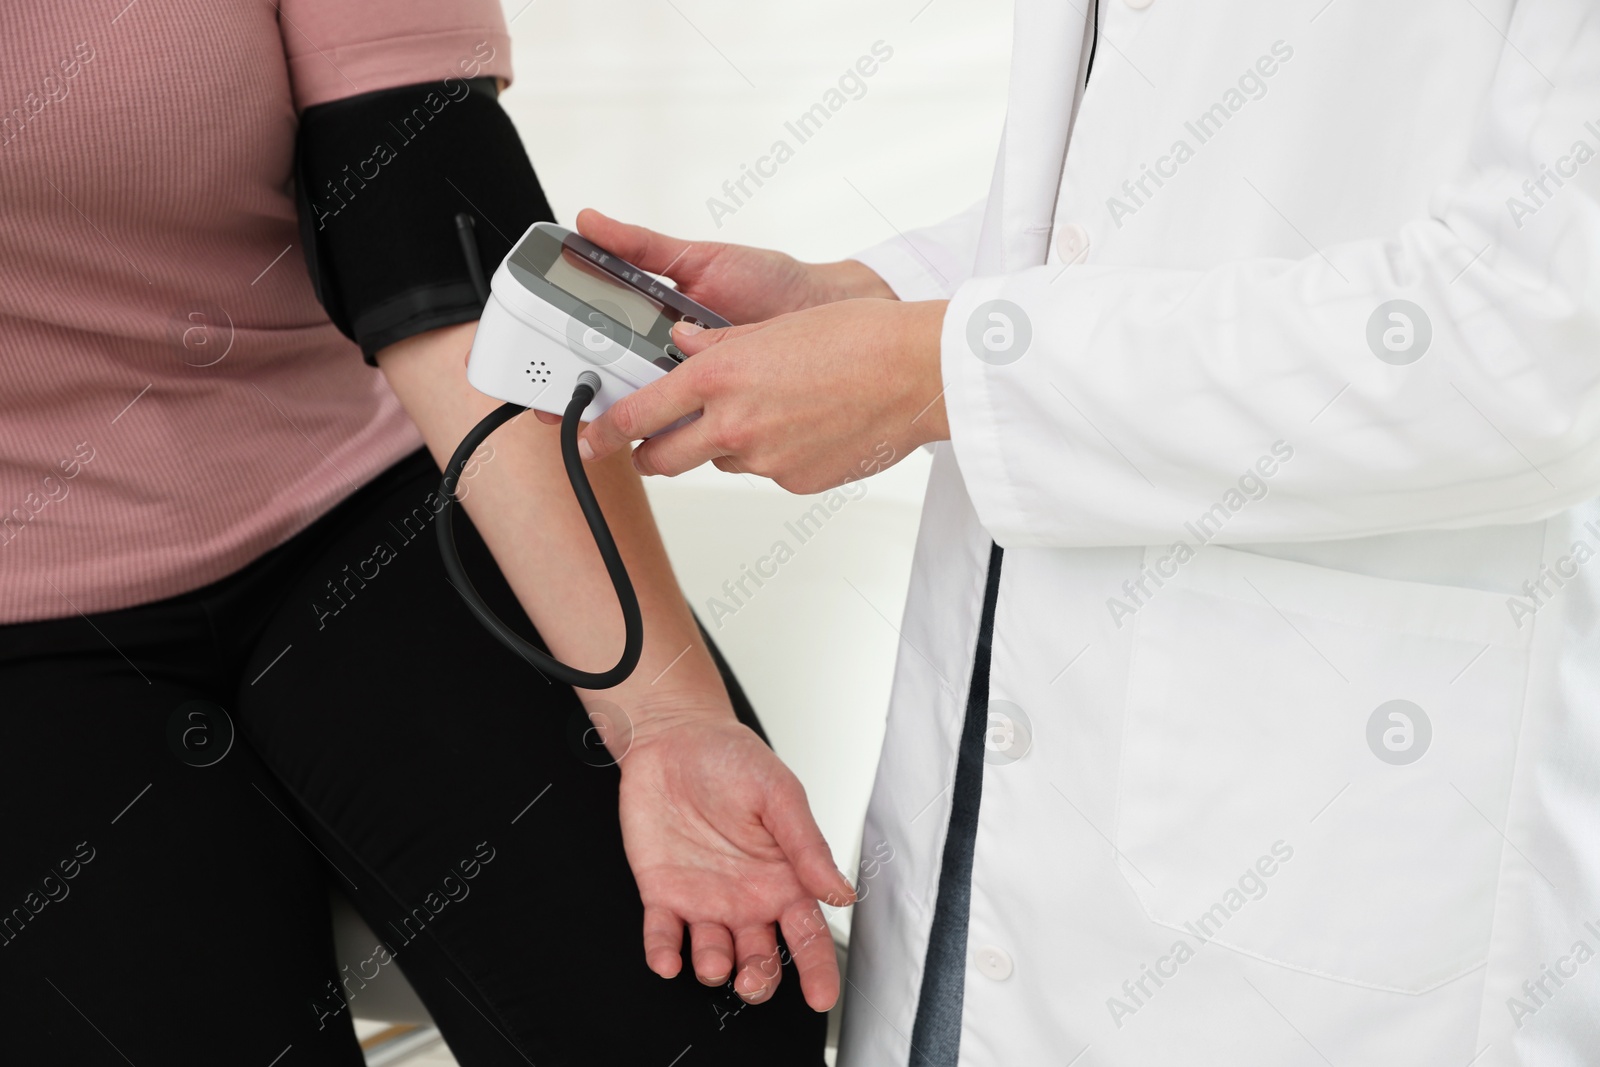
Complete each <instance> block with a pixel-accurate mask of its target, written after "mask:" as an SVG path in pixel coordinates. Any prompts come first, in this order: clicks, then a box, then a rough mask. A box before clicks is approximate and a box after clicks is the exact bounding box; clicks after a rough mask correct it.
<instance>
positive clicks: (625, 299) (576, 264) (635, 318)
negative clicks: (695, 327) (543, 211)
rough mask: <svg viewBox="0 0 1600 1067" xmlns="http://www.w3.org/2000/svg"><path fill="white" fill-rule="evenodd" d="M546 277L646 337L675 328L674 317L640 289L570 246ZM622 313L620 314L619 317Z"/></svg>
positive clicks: (564, 250) (561, 288)
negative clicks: (596, 265)
mask: <svg viewBox="0 0 1600 1067" xmlns="http://www.w3.org/2000/svg"><path fill="white" fill-rule="evenodd" d="M544 278H545V281H547V282H549V283H550V284H551V285H554V286H555V287H556V288H557V289H560V290H561V291H562V292H564V293H566V294H567V295H568V296H574V297H577V298H578V299H579V300H581V301H583V302H584V303H585V304H587V305H589V306H590V307H592V308H595V309H596V310H598V311H600V312H602V313H604V314H606V315H608V316H610V317H611V318H614V319H619V322H620V325H623V326H626V327H627V328H628V329H630V330H632V331H633V332H634V333H637V334H643V335H644V336H646V337H652V336H659V335H660V334H661V333H664V332H665V331H666V330H670V329H671V328H672V323H673V322H674V321H675V318H674V317H670V316H668V315H667V314H666V312H665V309H664V308H663V307H662V306H661V305H660V304H658V303H656V302H655V301H654V300H652V299H650V298H649V297H648V296H645V295H644V294H643V293H641V292H639V291H638V290H637V289H633V288H631V287H629V286H626V285H623V284H622V283H621V282H619V281H617V280H616V279H615V278H613V277H612V276H611V275H609V274H606V273H605V272H603V271H601V270H598V269H597V268H595V267H591V266H590V265H589V264H588V263H586V262H584V259H583V257H582V256H580V255H578V254H577V253H576V252H573V251H572V250H571V249H569V248H563V249H561V252H560V254H559V255H557V256H555V257H554V258H553V259H552V260H551V262H550V265H549V266H548V267H546V268H545V271H544ZM619 317H620V318H619Z"/></svg>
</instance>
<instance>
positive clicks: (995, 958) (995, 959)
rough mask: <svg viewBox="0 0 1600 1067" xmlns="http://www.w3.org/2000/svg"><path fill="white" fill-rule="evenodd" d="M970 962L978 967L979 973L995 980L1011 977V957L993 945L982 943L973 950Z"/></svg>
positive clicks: (1000, 980)
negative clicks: (982, 944) (981, 945)
mask: <svg viewBox="0 0 1600 1067" xmlns="http://www.w3.org/2000/svg"><path fill="white" fill-rule="evenodd" d="M972 963H973V966H975V967H977V968H978V973H979V974H981V975H983V976H984V977H985V978H993V979H994V980H995V981H996V982H1004V981H1005V980H1006V979H1007V978H1010V977H1011V971H1012V963H1011V957H1010V956H1008V955H1006V954H1005V953H1004V952H1002V951H1001V950H1000V949H997V948H995V947H994V946H993V945H984V946H983V947H981V948H979V949H978V950H977V951H976V952H974V953H973V954H972Z"/></svg>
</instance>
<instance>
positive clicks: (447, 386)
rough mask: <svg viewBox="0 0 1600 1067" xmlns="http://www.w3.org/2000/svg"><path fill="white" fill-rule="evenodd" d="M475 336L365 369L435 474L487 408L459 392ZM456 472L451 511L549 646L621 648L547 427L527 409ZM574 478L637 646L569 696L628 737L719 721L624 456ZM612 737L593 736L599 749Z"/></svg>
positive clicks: (591, 652) (609, 594)
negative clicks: (624, 727)
mask: <svg viewBox="0 0 1600 1067" xmlns="http://www.w3.org/2000/svg"><path fill="white" fill-rule="evenodd" d="M475 328H476V324H473V323H464V324H462V325H459V326H450V327H445V328H442V329H438V330H432V331H429V332H428V333H425V334H419V335H417V336H415V337H411V338H408V339H406V340H404V341H401V342H399V343H397V344H394V345H391V346H389V347H388V348H385V349H384V350H383V351H381V352H380V353H378V365H379V367H380V368H382V370H383V373H384V375H385V377H386V378H387V379H388V381H389V384H390V386H391V388H393V389H394V392H395V394H396V396H398V397H399V398H400V402H401V404H402V405H404V407H405V409H406V412H407V414H408V415H410V416H411V419H412V421H413V422H415V423H416V425H417V427H418V429H419V430H420V431H421V432H422V437H423V440H424V441H426V442H427V445H428V449H429V451H430V452H432V454H433V458H434V460H435V462H437V463H438V464H439V466H440V467H441V469H442V468H443V467H444V465H445V464H446V463H448V462H449V459H450V455H451V453H453V452H454V451H455V448H456V446H457V445H458V444H459V443H460V442H461V439H462V438H463V437H465V436H466V434H467V432H468V431H469V430H470V429H471V428H472V427H473V426H474V425H475V424H476V423H477V422H478V420H480V419H481V418H483V416H484V415H486V414H488V413H489V412H490V411H492V410H494V409H495V408H496V407H498V406H499V404H500V402H499V401H497V400H495V399H493V398H491V397H488V396H485V395H484V394H482V393H480V392H478V391H477V390H476V389H473V388H472V387H471V386H470V385H468V384H467V378H466V357H467V352H468V351H469V349H470V348H471V345H472V337H473V332H474V330H475ZM469 470H470V471H471V477H470V478H464V479H463V480H462V484H461V487H460V489H459V490H458V491H459V492H460V493H461V494H462V495H463V497H464V499H463V504H464V506H465V508H466V510H467V512H468V514H469V515H470V516H471V518H472V522H473V524H474V525H475V526H476V527H477V529H478V531H479V533H481V534H482V535H483V539H484V541H485V542H486V543H487V544H488V546H489V550H490V551H491V552H492V553H493V554H494V558H495V560H496V562H498V563H499V565H500V569H501V571H502V573H504V575H505V577H506V580H507V581H508V582H509V584H510V586H511V588H512V590H513V592H515V593H516V595H517V599H518V601H519V602H520V603H521V604H522V607H523V609H524V610H525V611H527V613H528V617H529V618H530V619H532V620H533V623H534V625H535V626H536V627H537V628H538V630H539V634H540V636H541V637H542V638H543V639H544V641H545V643H546V644H547V645H548V646H549V648H550V651H551V652H552V653H553V654H554V655H555V656H556V658H557V659H560V660H561V661H563V662H565V663H570V664H572V665H573V666H574V667H578V668H580V669H583V670H591V671H598V670H604V669H606V668H608V667H610V666H611V665H612V664H613V663H615V662H616V660H617V657H618V656H619V655H620V654H621V650H622V644H623V624H622V612H621V609H620V608H619V607H618V606H617V602H616V596H615V594H614V593H613V591H612V588H611V582H610V579H609V578H608V576H607V575H606V571H605V566H604V564H603V563H602V562H601V560H600V554H599V551H598V550H597V549H596V548H595V545H594V540H593V537H592V535H591V534H590V532H589V528H588V526H587V524H586V523H585V522H584V519H583V514H582V512H581V511H580V510H579V508H578V503H577V500H576V499H575V498H574V497H573V494H572V488H571V486H570V485H569V484H568V482H567V477H566V473H565V471H564V468H563V466H562V462H561V449H560V440H559V428H558V427H556V426H551V425H546V424H544V423H541V422H540V421H539V420H538V419H536V418H534V417H533V416H532V415H531V414H530V415H527V416H523V417H518V418H517V419H515V420H513V421H511V422H509V423H507V424H506V425H505V426H503V427H501V428H500V429H499V430H497V431H496V432H495V434H494V436H493V437H491V438H490V439H489V441H488V442H487V444H486V446H485V447H484V448H483V449H481V450H480V451H479V453H478V459H477V461H476V462H475V463H474V464H472V465H471V466H470V467H469ZM588 472H589V479H590V483H591V484H592V485H593V487H594V491H595V496H596V498H597V499H598V500H599V501H600V505H601V507H602V509H603V510H604V511H605V515H606V520H607V522H608V523H609V524H610V527H611V532H612V534H613V535H614V536H615V538H616V542H617V547H618V549H619V551H620V552H621V553H622V558H623V560H624V562H625V563H626V564H627V567H628V572H629V574H630V575H631V576H632V578H633V584H634V589H635V591H636V592H637V593H638V596H639V605H640V609H641V611H642V613H643V617H644V650H643V654H642V656H641V657H640V660H639V666H638V668H637V669H636V670H635V671H634V672H633V675H632V677H630V678H629V679H628V680H627V681H625V682H623V683H622V684H621V685H619V686H617V687H616V688H614V689H608V690H604V691H603V692H600V693H598V694H591V693H588V692H586V691H583V690H580V691H579V695H580V696H581V697H584V698H585V699H594V698H595V697H599V698H600V699H604V700H607V701H610V702H612V703H615V704H617V705H620V706H621V707H622V708H623V709H625V710H626V711H627V713H628V715H629V717H630V718H631V719H632V721H633V726H634V729H635V730H637V731H646V732H647V731H653V730H655V729H659V728H660V727H661V726H663V725H669V724H670V723H671V722H673V721H676V720H678V719H680V718H682V717H684V716H685V715H693V714H703V713H712V714H719V715H721V714H729V715H731V709H730V707H729V704H728V700H727V695H726V692H725V690H724V688H723V685H722V680H721V678H720V676H719V675H718V674H717V671H716V667H715V665H714V664H713V663H712V661H711V657H710V654H709V653H708V651H707V650H706V647H705V644H704V642H703V641H702V640H701V637H700V634H699V631H698V629H697V628H696V626H695V623H694V618H693V616H692V615H691V614H690V612H689V608H688V605H687V604H686V602H685V601H684V598H683V594H682V592H681V591H680V589H679V587H678V583H677V580H676V578H675V577H674V576H673V574H672V568H671V565H670V564H669V563H668V561H667V555H666V551H665V549H664V548H663V547H662V544H661V537H660V534H659V533H658V531H657V529H656V525H655V520H654V518H653V517H652V516H651V514H650V507H649V504H648V502H647V501H646V499H645V494H644V488H643V486H642V485H641V484H640V481H639V476H638V475H637V474H636V473H634V471H633V469H632V466H631V464H630V463H629V460H628V457H627V456H626V455H625V454H622V455H618V456H615V457H612V461H608V462H604V463H596V464H590V465H589V467H588ZM497 654H498V653H497ZM464 668H465V669H470V665H464ZM530 673H531V670H530ZM534 680H535V681H537V678H536V677H535V678H534ZM621 740H622V739H619V738H615V737H609V736H608V737H607V739H606V741H607V744H608V745H612V746H613V749H615V748H616V746H617V744H618V742H619V741H621Z"/></svg>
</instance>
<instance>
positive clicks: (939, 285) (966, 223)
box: [851, 200, 985, 300]
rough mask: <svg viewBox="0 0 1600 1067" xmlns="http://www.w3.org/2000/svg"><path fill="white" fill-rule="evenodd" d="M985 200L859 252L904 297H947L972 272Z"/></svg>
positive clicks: (858, 256)
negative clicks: (956, 213) (924, 226)
mask: <svg viewBox="0 0 1600 1067" xmlns="http://www.w3.org/2000/svg"><path fill="white" fill-rule="evenodd" d="M984 204H985V201H982V200H980V201H978V202H977V203H976V204H973V205H972V206H971V207H970V208H968V209H967V210H966V211H963V212H962V213H961V214H959V215H956V216H954V217H953V218H949V219H946V220H945V221H944V222H941V223H938V224H936V225H933V226H928V227H926V228H924V229H920V230H911V231H908V232H906V233H903V234H896V235H895V236H894V237H892V238H890V239H889V240H887V241H884V242H883V243H882V244H879V245H874V246H873V247H872V248H869V249H867V250H865V251H863V252H858V253H857V254H856V255H854V256H852V257H851V258H852V259H857V260H860V261H861V262H862V263H865V264H866V265H867V266H869V267H871V268H872V269H873V270H874V271H876V272H877V273H878V276H879V277H881V278H882V279H883V280H884V281H886V282H888V283H889V288H891V289H893V290H894V292H895V295H896V296H898V297H899V298H900V299H901V300H947V299H949V298H950V296H951V295H952V294H953V293H954V292H955V291H956V288H957V287H958V286H959V285H960V284H961V283H962V282H964V281H966V280H967V279H968V278H970V277H972V269H973V264H974V263H975V262H976V261H977V258H978V233H979V231H980V230H981V229H982V228H983V212H984Z"/></svg>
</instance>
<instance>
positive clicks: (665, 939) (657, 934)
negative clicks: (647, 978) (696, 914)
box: [644, 907, 683, 978]
mask: <svg viewBox="0 0 1600 1067" xmlns="http://www.w3.org/2000/svg"><path fill="white" fill-rule="evenodd" d="M644 962H645V966H647V967H649V968H650V969H651V970H652V971H654V972H655V973H656V974H659V975H660V976H661V977H663V978H676V977H677V976H678V972H679V971H681V970H683V920H682V919H680V918H678V917H677V916H676V915H674V914H672V912H670V911H668V910H667V909H665V908H654V907H646V908H645V909H644Z"/></svg>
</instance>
